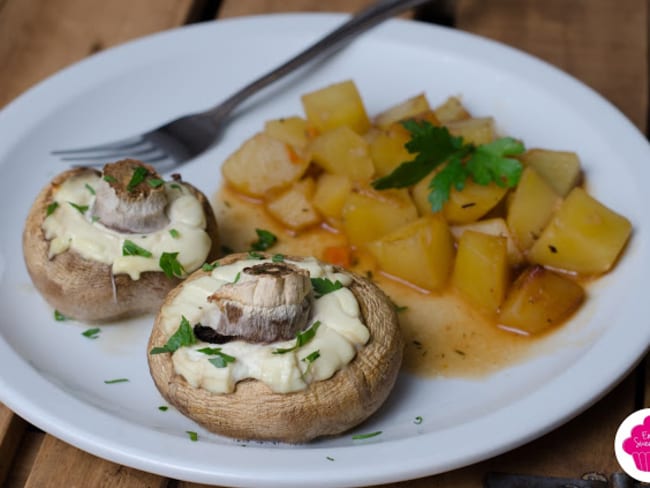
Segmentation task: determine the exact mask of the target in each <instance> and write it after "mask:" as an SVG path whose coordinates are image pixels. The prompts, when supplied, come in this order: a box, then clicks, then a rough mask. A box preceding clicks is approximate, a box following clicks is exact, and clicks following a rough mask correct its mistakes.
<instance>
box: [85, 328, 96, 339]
mask: <svg viewBox="0 0 650 488" xmlns="http://www.w3.org/2000/svg"><path fill="white" fill-rule="evenodd" d="M100 332H101V329H100V328H99V327H95V328H92V329H86V330H84V331H83V332H82V333H81V335H82V336H84V337H87V338H88V339H97V338H98V337H99V333H100Z"/></svg>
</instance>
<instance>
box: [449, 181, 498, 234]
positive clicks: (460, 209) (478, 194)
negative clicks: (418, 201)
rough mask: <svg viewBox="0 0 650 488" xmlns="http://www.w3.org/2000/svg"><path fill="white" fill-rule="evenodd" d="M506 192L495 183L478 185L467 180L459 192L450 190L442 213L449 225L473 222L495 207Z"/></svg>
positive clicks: (454, 189) (453, 189)
mask: <svg viewBox="0 0 650 488" xmlns="http://www.w3.org/2000/svg"><path fill="white" fill-rule="evenodd" d="M507 192H508V189H507V188H505V187H502V186H499V185H497V184H496V183H490V184H488V185H479V184H478V183H476V182H474V181H473V180H471V179H469V180H467V182H466V183H465V187H464V188H463V189H462V190H461V191H458V190H456V188H452V189H451V191H450V192H449V200H448V201H447V203H445V206H444V207H443V208H442V212H443V214H444V216H445V217H446V218H447V220H448V221H449V223H450V224H467V223H469V222H474V221H476V220H478V219H480V218H481V217H483V216H484V215H485V214H486V213H488V212H489V211H490V210H492V209H493V208H494V207H496V206H497V204H498V203H499V202H500V201H501V199H502V198H503V197H504V196H505V194H506V193H507Z"/></svg>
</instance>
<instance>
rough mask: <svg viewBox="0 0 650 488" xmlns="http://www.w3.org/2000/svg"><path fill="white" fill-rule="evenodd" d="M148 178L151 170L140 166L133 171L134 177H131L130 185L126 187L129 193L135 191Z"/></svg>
mask: <svg viewBox="0 0 650 488" xmlns="http://www.w3.org/2000/svg"><path fill="white" fill-rule="evenodd" d="M147 176H149V170H148V169H147V168H145V167H144V166H138V167H137V168H135V169H134V170H133V175H132V176H131V180H130V181H129V183H128V184H127V185H126V189H127V190H128V191H133V190H134V189H135V187H136V186H138V185H139V184H140V183H142V182H143V181H144V179H145V178H146V177H147Z"/></svg>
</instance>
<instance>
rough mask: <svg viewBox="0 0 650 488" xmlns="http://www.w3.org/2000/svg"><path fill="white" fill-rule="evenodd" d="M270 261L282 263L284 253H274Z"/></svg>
mask: <svg viewBox="0 0 650 488" xmlns="http://www.w3.org/2000/svg"><path fill="white" fill-rule="evenodd" d="M271 261H273V262H274V263H283V262H284V254H274V255H273V257H272V258H271Z"/></svg>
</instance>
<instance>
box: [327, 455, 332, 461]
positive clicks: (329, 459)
mask: <svg viewBox="0 0 650 488" xmlns="http://www.w3.org/2000/svg"><path fill="white" fill-rule="evenodd" d="M325 459H327V460H328V461H334V458H333V457H332V456H325Z"/></svg>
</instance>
